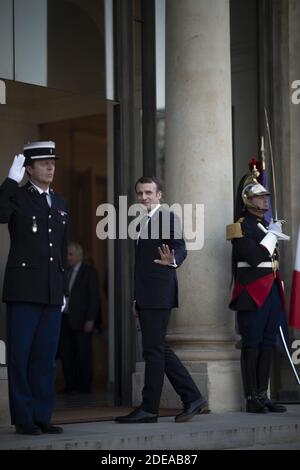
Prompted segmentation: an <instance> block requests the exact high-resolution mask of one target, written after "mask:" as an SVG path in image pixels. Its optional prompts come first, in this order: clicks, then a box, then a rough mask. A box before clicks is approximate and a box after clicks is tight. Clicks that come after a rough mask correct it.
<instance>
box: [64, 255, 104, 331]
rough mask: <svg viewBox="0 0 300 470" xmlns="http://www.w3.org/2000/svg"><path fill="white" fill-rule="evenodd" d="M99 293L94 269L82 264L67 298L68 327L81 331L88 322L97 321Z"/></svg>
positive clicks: (96, 274) (98, 315)
mask: <svg viewBox="0 0 300 470" xmlns="http://www.w3.org/2000/svg"><path fill="white" fill-rule="evenodd" d="M100 305H101V304H100V292H99V280H98V273H97V271H96V269H95V268H93V267H92V266H88V265H87V264H84V263H83V264H82V265H81V266H80V269H79V271H78V273H77V276H76V278H75V282H74V284H73V287H72V290H71V292H70V297H69V313H67V314H66V315H69V325H70V327H71V328H72V329H74V330H82V329H83V327H84V324H85V322H86V321H88V320H94V321H99V317H100V308H101V307H100Z"/></svg>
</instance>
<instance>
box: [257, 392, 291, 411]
mask: <svg viewBox="0 0 300 470" xmlns="http://www.w3.org/2000/svg"><path fill="white" fill-rule="evenodd" d="M258 399H259V401H260V402H261V403H262V404H263V405H264V407H265V408H267V409H268V411H270V413H285V412H286V407H285V406H283V405H280V404H279V403H276V402H275V401H273V400H270V398H269V397H268V395H267V392H261V393H259V394H258Z"/></svg>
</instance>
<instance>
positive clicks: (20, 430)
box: [16, 424, 42, 436]
mask: <svg viewBox="0 0 300 470" xmlns="http://www.w3.org/2000/svg"><path fill="white" fill-rule="evenodd" d="M16 434H28V435H30V436H38V435H39V434H42V431H41V430H40V428H39V427H37V426H36V425H35V424H23V425H20V424H16Z"/></svg>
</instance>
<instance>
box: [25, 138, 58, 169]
mask: <svg viewBox="0 0 300 470" xmlns="http://www.w3.org/2000/svg"><path fill="white" fill-rule="evenodd" d="M24 157H25V165H28V164H29V163H32V162H35V161H36V160H47V159H49V158H51V159H53V160H57V159H58V158H59V157H58V156H57V155H56V154H55V142H52V140H48V141H37V142H29V143H28V144H25V145H24Z"/></svg>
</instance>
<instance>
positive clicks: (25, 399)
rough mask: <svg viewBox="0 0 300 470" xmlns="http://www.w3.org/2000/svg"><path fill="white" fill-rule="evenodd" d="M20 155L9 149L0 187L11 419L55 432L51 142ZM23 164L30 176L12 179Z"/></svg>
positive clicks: (57, 255)
mask: <svg viewBox="0 0 300 470" xmlns="http://www.w3.org/2000/svg"><path fill="white" fill-rule="evenodd" d="M24 155H25V157H24ZM24 155H18V156H16V157H15V159H14V162H13V164H12V167H11V169H10V171H9V175H8V178H7V179H6V180H5V181H4V183H3V184H2V186H1V187H0V223H7V224H8V229H9V233H10V241H11V246H10V252H9V256H8V261H7V265H6V271H5V276H4V286H3V302H6V303H7V363H8V385H9V398H10V412H11V420H12V424H14V425H15V427H16V432H17V433H19V434H32V435H37V434H41V433H42V432H43V433H61V432H62V428H59V427H55V426H51V425H50V419H51V414H52V410H53V399H54V384H55V357H56V351H57V346H58V339H59V331H60V321H61V306H62V304H63V297H64V296H66V295H67V283H66V282H65V279H64V275H65V272H64V269H65V266H66V257H67V256H66V255H67V240H66V234H67V229H66V227H67V219H68V217H67V206H66V202H65V201H64V199H63V198H62V197H61V196H59V195H58V194H57V193H55V192H54V191H53V190H52V189H50V188H49V187H50V184H51V183H52V181H53V177H54V172H55V160H56V159H57V156H56V155H55V144H54V142H32V143H30V144H28V145H25V147H24ZM25 168H26V172H27V174H28V176H29V181H28V183H27V184H25V186H22V187H19V186H18V183H20V182H21V181H22V179H23V176H24V173H25Z"/></svg>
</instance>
